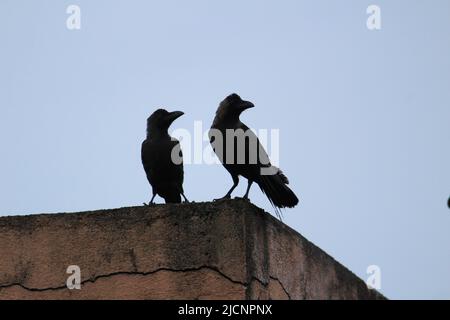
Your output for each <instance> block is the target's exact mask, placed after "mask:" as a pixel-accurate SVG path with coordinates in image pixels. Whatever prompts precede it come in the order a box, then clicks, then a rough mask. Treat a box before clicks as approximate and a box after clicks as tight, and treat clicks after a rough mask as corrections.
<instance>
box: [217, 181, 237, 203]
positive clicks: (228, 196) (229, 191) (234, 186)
mask: <svg viewBox="0 0 450 320" xmlns="http://www.w3.org/2000/svg"><path fill="white" fill-rule="evenodd" d="M232 178H233V186H232V187H231V189H230V190H228V192H227V194H226V195H224V196H223V197H222V198H219V199H214V201H217V200H225V199H230V198H231V193H232V192H233V190H234V189H236V187H237V185H238V184H239V176H232Z"/></svg>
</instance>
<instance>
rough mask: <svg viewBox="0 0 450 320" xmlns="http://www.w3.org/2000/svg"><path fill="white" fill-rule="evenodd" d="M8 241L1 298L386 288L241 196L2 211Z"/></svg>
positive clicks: (301, 293) (359, 294)
mask: <svg viewBox="0 0 450 320" xmlns="http://www.w3.org/2000/svg"><path fill="white" fill-rule="evenodd" d="M0 243H1V246H0V299H381V298H383V297H382V296H381V295H380V294H378V293H377V292H376V291H372V290H368V289H367V287H366V286H365V284H364V282H363V281H362V280H360V279H359V278H357V277H356V276H355V275H354V274H353V273H351V272H350V271H349V270H347V269H346V268H345V267H343V266H342V265H341V264H339V263H338V262H336V261H335V260H334V259H333V258H332V257H330V256H329V255H327V254H326V253H325V252H323V251H322V250H320V249H319V248H317V247H316V246H314V245H313V244H312V243H310V242H309V241H308V240H306V239H305V238H303V237H302V236H301V235H300V234H298V233H297V232H295V231H294V230H292V229H290V228H289V227H287V226H286V225H284V224H283V223H281V222H280V221H278V220H277V219H275V218H274V217H272V216H271V215H269V214H267V213H265V212H264V211H263V210H261V209H259V208H257V207H256V206H254V205H252V204H250V203H248V202H246V201H243V200H230V201H220V202H215V203H190V204H174V205H155V206H150V207H130V208H121V209H113V210H100V211H93V212H83V213H63V214H53V215H33V216H20V217H2V218H0ZM69 265H78V266H79V267H80V268H81V280H82V285H81V290H69V289H67V288H66V286H65V283H66V280H67V277H68V276H69V274H66V269H67V267H68V266H69Z"/></svg>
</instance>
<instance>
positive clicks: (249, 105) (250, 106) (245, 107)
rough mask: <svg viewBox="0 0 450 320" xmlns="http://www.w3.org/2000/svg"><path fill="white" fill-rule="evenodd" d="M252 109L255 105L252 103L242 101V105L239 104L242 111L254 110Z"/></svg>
mask: <svg viewBox="0 0 450 320" xmlns="http://www.w3.org/2000/svg"><path fill="white" fill-rule="evenodd" d="M254 107H255V105H254V104H253V103H251V102H250V101H242V104H241V109H242V110H247V109H250V108H254Z"/></svg>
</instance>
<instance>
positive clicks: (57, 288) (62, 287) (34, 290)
mask: <svg viewBox="0 0 450 320" xmlns="http://www.w3.org/2000/svg"><path fill="white" fill-rule="evenodd" d="M204 269H207V270H212V271H215V272H217V273H218V274H219V275H221V276H222V277H224V278H225V279H227V280H228V281H230V282H232V283H234V284H239V285H242V286H244V287H247V286H249V285H250V283H246V282H242V281H239V280H235V279H233V278H231V277H229V276H228V275H226V274H225V273H223V272H222V271H220V270H219V269H218V268H215V267H211V266H200V267H196V268H185V269H171V268H158V269H156V270H153V271H149V272H138V271H117V272H112V273H109V274H104V275H99V276H95V277H93V278H90V279H86V280H83V281H81V285H83V284H86V283H95V282H96V281H97V280H99V279H102V278H110V277H113V276H117V275H140V276H148V275H152V274H155V273H157V272H160V271H169V272H195V271H201V270H204ZM270 278H271V279H273V280H276V281H278V283H279V284H280V285H281V287H282V288H283V290H284V291H285V293H286V295H287V296H288V298H289V299H291V297H290V295H289V293H288V292H287V291H286V289H285V288H284V286H283V284H282V283H281V281H280V280H278V279H277V278H274V277H270ZM253 280H255V281H257V282H259V283H260V284H261V285H262V286H264V287H267V286H268V285H269V284H268V283H264V282H262V281H261V280H260V279H258V278H257V277H252V279H251V281H253ZM14 286H18V287H20V288H22V289H24V290H27V291H31V292H45V291H58V290H63V289H67V286H65V285H62V286H56V287H48V288H33V287H27V286H25V285H23V284H22V283H11V284H4V285H0V291H1V290H3V289H8V288H12V287H14Z"/></svg>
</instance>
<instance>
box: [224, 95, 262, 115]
mask: <svg viewBox="0 0 450 320" xmlns="http://www.w3.org/2000/svg"><path fill="white" fill-rule="evenodd" d="M254 106H255V105H254V104H253V103H251V102H250V101H245V100H242V99H241V97H240V96H239V95H237V94H236V93H233V94H230V95H229V96H228V97H226V98H225V99H224V100H223V101H222V102H221V103H220V105H219V109H217V115H218V116H219V117H223V118H225V117H239V115H240V114H241V113H242V111H244V110H247V109H250V108H253V107H254Z"/></svg>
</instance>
